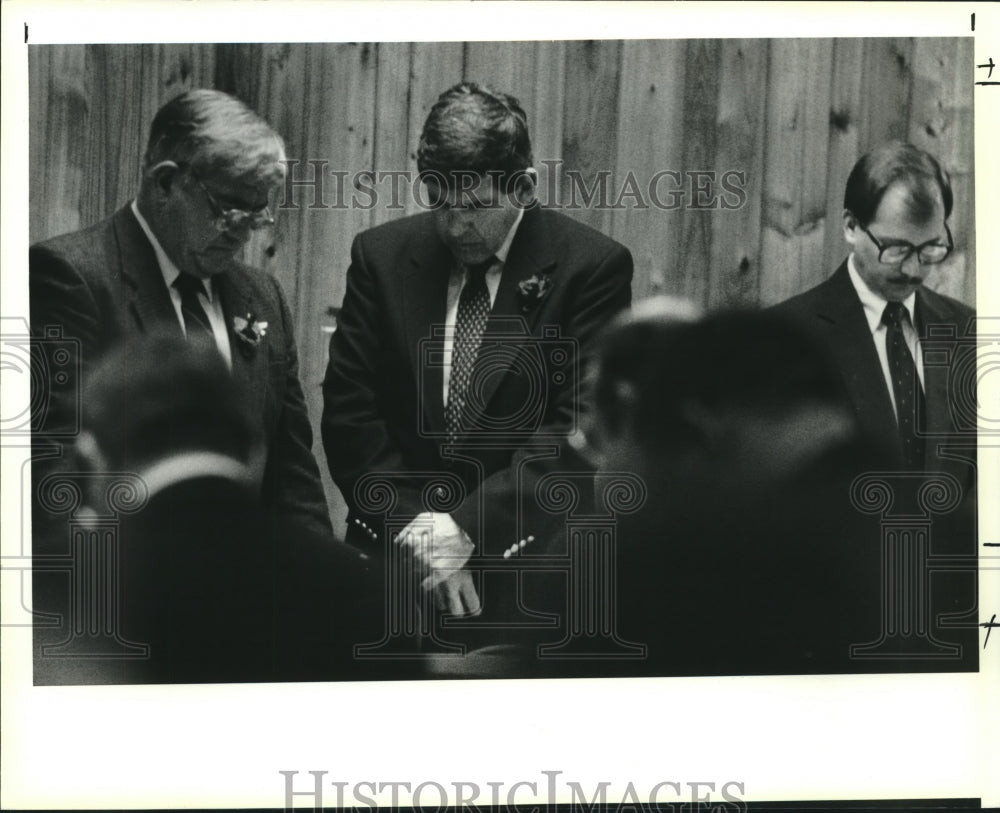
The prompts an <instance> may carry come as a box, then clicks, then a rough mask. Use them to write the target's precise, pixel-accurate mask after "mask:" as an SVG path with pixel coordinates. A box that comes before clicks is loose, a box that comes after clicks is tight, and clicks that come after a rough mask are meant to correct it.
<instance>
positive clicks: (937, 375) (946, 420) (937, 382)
mask: <svg viewBox="0 0 1000 813" xmlns="http://www.w3.org/2000/svg"><path fill="white" fill-rule="evenodd" d="M915 310H916V314H915V321H916V325H917V330H918V333H919V335H920V338H921V340H922V341H923V340H929V341H931V342H933V341H934V339H935V337H934V336H933V335H931V334H930V331H929V328H930V327H933V326H936V325H943V324H949V325H950V324H951V322H950V320H949V318H948V314H947V313H946V312H944V311H943V310H941V309H940V308H939V307H938V303H937V302H936V301H935V300H934V299H933V298H932V297H931V296H929V295H928V294H927V292H926V291H924V290H922V289H921V290H918V291H917V306H916V309H915ZM921 352H923V350H922V349H921ZM938 355H940V354H938ZM948 371H949V366H948V365H944V364H924V382H923V383H924V404H925V410H926V412H925V414H924V421H923V425H924V429H925V431H926V433H927V448H926V452H927V461H928V463H930V462H932V461H936V460H938V455H937V454H935V453H934V452H935V451H936V444H937V443H938V442H939V441H940V440H941V436H942V435H946V434H948V433H950V432H952V431H953V422H952V420H951V414H950V411H949V409H948Z"/></svg>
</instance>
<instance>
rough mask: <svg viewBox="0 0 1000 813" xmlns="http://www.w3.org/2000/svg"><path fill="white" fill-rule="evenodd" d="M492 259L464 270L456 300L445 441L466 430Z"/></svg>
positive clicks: (452, 440) (483, 328) (487, 310)
mask: <svg viewBox="0 0 1000 813" xmlns="http://www.w3.org/2000/svg"><path fill="white" fill-rule="evenodd" d="M494 261H495V259H494V258H493V257H490V259H489V260H487V261H486V262H483V263H478V264H476V265H470V266H468V267H467V268H466V277H465V287H464V288H462V294H461V296H459V298H458V314H457V315H456V317H455V341H454V345H453V348H452V355H451V379H450V382H449V384H448V404H447V406H446V407H445V410H444V418H445V425H446V427H447V429H448V441H449V442H450V443H454V442H455V439H456V438H457V437H458V435H460V434H461V433H462V431H463V429H465V428H466V419H467V405H468V401H469V397H468V395H469V382H470V381H471V378H472V367H473V365H474V364H475V361H476V353H478V352H479V345H480V343H481V342H482V339H483V332H484V331H485V330H486V320H487V318H488V317H489V315H490V291H489V288H487V287H486V272H487V271H488V270H489V269H490V267H491V266H492V265H493V263H494Z"/></svg>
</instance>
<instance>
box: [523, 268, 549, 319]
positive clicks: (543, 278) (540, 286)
mask: <svg viewBox="0 0 1000 813" xmlns="http://www.w3.org/2000/svg"><path fill="white" fill-rule="evenodd" d="M551 287H552V281H551V280H550V279H549V275H548V274H541V275H539V274H532V275H531V276H530V277H528V278H527V279H523V280H521V281H520V282H519V283H518V284H517V301H518V302H520V303H521V311H522V312H523V313H527V312H528V311H530V310H531V309H532V308H534V307H535V306H536V305H537V304H538V303H539V302H541V301H542V299H543V298H544V297H545V295H546V294H547V293H548V292H549V289H550V288H551Z"/></svg>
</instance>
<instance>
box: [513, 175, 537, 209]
mask: <svg viewBox="0 0 1000 813" xmlns="http://www.w3.org/2000/svg"><path fill="white" fill-rule="evenodd" d="M537 187H538V170H537V169H535V168H534V167H528V168H527V169H522V170H520V171H519V172H518V174H517V178H516V179H515V181H514V197H515V198H516V200H517V203H518V205H519V206H520V207H521V208H522V209H527V208H528V207H529V206H531V204H533V203H534V202H535V190H536V189H537Z"/></svg>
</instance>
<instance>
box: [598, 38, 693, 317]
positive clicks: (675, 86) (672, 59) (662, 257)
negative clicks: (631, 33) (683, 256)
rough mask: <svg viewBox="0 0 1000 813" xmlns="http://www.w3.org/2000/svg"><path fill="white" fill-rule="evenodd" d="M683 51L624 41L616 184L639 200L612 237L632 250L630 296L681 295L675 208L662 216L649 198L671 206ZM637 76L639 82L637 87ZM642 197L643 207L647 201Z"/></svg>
mask: <svg viewBox="0 0 1000 813" xmlns="http://www.w3.org/2000/svg"><path fill="white" fill-rule="evenodd" d="M686 64H687V48H686V45H685V43H684V41H682V40H674V41H669V42H648V41H642V40H637V41H634V42H626V43H624V45H623V50H622V75H623V76H626V77H633V78H632V79H631V80H630V81H627V82H625V83H624V85H623V86H622V93H621V103H620V104H621V108H620V111H621V113H620V125H619V126H620V127H622V128H626V130H625V132H623V133H621V134H620V135H619V137H618V153H617V159H616V185H617V187H619V188H621V189H625V188H628V187H626V184H627V182H628V181H627V179H628V178H629V176H631V177H632V178H634V179H635V180H636V184H637V188H638V189H639V190H640V192H641V194H642V196H643V200H637V199H635V198H633V197H628V198H624V199H623V201H622V204H623V206H624V208H622V209H618V210H616V211H615V212H614V217H613V226H612V230H611V233H612V236H613V237H614V238H615V239H616V240H618V241H620V242H622V243H624V244H625V245H626V246H628V247H629V249H630V250H631V251H632V257H633V259H634V260H635V277H634V280H633V283H632V295H633V297H634V298H636V299H641V298H642V297H645V296H649V295H651V294H659V293H669V294H673V295H678V296H679V295H682V294H683V291H681V290H678V289H675V288H674V287H672V286H671V285H670V283H671V282H673V281H674V279H675V274H674V268H675V266H676V263H677V259H678V258H677V255H676V251H675V250H674V247H675V246H676V244H677V242H678V241H679V239H680V233H681V216H680V210H679V208H674V209H670V210H667V209H665V208H661V207H660V206H658V205H657V203H656V201H655V200H652V197H651V196H650V194H649V190H650V188H652V190H653V195H655V197H656V198H657V199H658V200H659V201H660V202H661V203H662V204H663V205H664V207H666V206H670V205H671V204H672V201H673V200H674V198H673V197H672V192H675V191H676V189H677V186H678V185H677V183H676V181H675V179H674V176H672V175H659V177H658V174H659V173H663V172H671V173H674V172H677V171H678V170H679V169H681V168H682V164H683V161H684V150H683V145H684V85H685V72H686ZM637 77H644V79H643V81H639V80H638V78H637ZM647 198H648V200H647Z"/></svg>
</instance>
